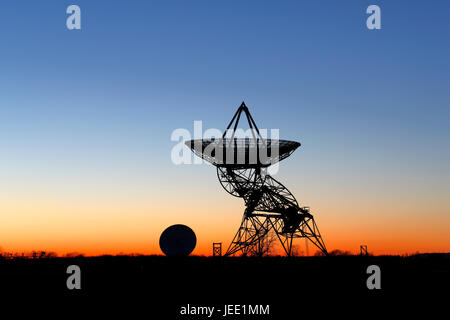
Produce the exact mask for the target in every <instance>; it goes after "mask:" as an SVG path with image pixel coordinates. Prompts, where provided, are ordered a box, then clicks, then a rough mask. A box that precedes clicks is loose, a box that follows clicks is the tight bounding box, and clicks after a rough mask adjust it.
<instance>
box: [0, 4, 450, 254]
mask: <svg viewBox="0 0 450 320" xmlns="http://www.w3.org/2000/svg"><path fill="white" fill-rule="evenodd" d="M70 4H77V5H79V6H80V7H81V11H82V12H81V14H82V29H81V30H74V31H69V30H67V29H66V18H67V16H68V15H67V14H66V12H65V11H66V8H67V6H68V5H70ZM370 4H378V5H380V7H381V16H382V29H381V30H376V31H371V30H368V29H367V28H366V24H365V20H366V17H367V16H368V15H367V14H366V13H365V10H366V8H367V6H368V5H370ZM449 12H450V3H449V2H448V1H425V0H423V1H176V2H175V1H82V0H74V1H46V0H41V1H19V0H14V1H13V0H2V1H1V2H0V246H1V248H3V249H4V250H7V251H19V252H21V251H31V250H47V251H56V252H58V253H59V254H65V253H68V252H82V253H85V254H93V255H94V254H95V255H96V254H103V253H108V254H115V253H120V252H122V253H133V252H139V253H145V254H151V253H156V254H160V253H161V251H160V250H159V247H158V239H159V235H160V233H161V232H162V231H163V230H164V229H165V228H166V227H168V226H169V225H171V224H175V223H183V224H186V225H189V226H190V227H191V228H193V229H194V231H195V232H196V234H197V238H198V245H197V248H196V249H195V251H194V254H207V255H209V254H210V253H211V246H212V242H213V241H216V242H217V241H221V242H223V245H224V246H227V245H228V244H229V242H230V241H231V239H232V237H233V235H234V233H235V232H236V230H237V228H238V226H239V223H240V221H241V217H242V213H243V210H244V202H243V200H242V199H238V198H234V197H231V196H230V195H228V194H227V193H226V192H225V191H224V190H223V189H222V187H221V186H220V184H219V182H218V181H217V177H216V173H215V170H214V168H213V167H211V166H207V165H179V166H176V165H174V164H173V163H172V161H171V157H170V153H171V149H172V148H173V147H174V146H175V144H176V143H175V142H173V141H171V140H170V136H171V133H172V131H173V130H174V129H176V128H186V129H188V130H190V131H192V130H193V121H194V120H202V121H203V127H204V128H220V129H224V128H225V126H226V124H227V123H228V121H229V120H230V119H231V117H232V115H233V113H234V112H235V110H236V108H237V107H238V106H239V104H240V103H241V101H242V100H245V102H246V104H247V105H248V107H249V108H250V111H251V112H252V114H253V117H254V118H255V120H256V122H257V124H258V125H259V127H260V128H269V129H270V128H279V129H280V135H281V137H282V138H284V139H292V140H297V141H300V142H301V143H302V146H301V147H300V148H299V149H298V150H297V151H296V152H295V153H294V154H293V155H292V156H291V157H290V158H289V159H287V160H285V161H283V162H282V163H281V167H280V172H279V173H278V175H277V176H276V178H277V179H278V180H280V181H281V182H283V184H285V185H286V186H287V187H288V188H289V189H290V190H291V192H292V193H293V194H294V195H295V196H296V198H297V200H298V201H299V202H300V204H301V205H305V206H310V207H311V210H312V213H313V214H314V216H315V218H316V222H317V223H318V226H319V228H320V230H321V232H322V235H323V237H324V240H325V242H326V245H327V247H328V249H329V250H333V249H342V250H349V251H352V252H357V251H358V250H359V245H360V244H367V245H368V249H369V251H370V252H373V253H376V254H400V253H414V252H417V251H419V252H442V251H446V252H448V251H450V165H449V164H450V147H449V140H450V126H449V121H450V59H449V58H450V41H449V39H450V20H449V17H448V16H449ZM299 245H300V246H301V247H302V248H303V246H304V242H303V241H302V242H300V243H299ZM311 248H312V246H311V245H310V250H311V251H313V250H312V249H311ZM302 250H304V249H302ZM310 253H312V252H310Z"/></svg>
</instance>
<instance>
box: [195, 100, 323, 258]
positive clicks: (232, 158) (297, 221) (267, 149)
mask: <svg viewBox="0 0 450 320" xmlns="http://www.w3.org/2000/svg"><path fill="white" fill-rule="evenodd" d="M242 113H244V114H245V115H246V117H247V121H248V124H249V127H250V131H251V137H247V138H235V133H236V129H237V126H238V123H239V120H240V118H241V114H242ZM233 123H234V126H233ZM232 126H233V129H230V128H231V127H232ZM230 132H231V138H227V133H230ZM186 144H187V145H188V146H189V147H190V148H191V149H192V150H193V152H194V153H195V154H196V155H198V156H200V157H202V158H203V159H205V160H207V161H209V162H211V163H212V164H214V165H215V166H216V167H217V176H218V178H219V181H220V183H221V185H222V186H223V187H224V189H225V190H226V191H227V192H228V193H230V194H231V195H233V196H236V197H240V198H243V199H244V202H245V206H246V208H245V211H244V216H243V218H242V222H241V225H240V227H239V229H238V231H237V232H236V235H235V236H234V238H233V240H232V242H231V244H230V246H229V247H228V250H227V252H226V253H225V256H231V255H239V254H240V255H244V256H245V255H256V256H261V255H264V254H266V253H267V250H268V248H269V246H270V243H269V242H271V241H272V240H273V239H278V241H279V242H280V244H281V246H282V248H283V250H284V252H285V253H286V255H287V256H291V255H292V244H293V240H294V238H306V239H308V240H309V241H311V242H312V243H313V244H314V245H315V246H316V247H317V248H318V249H319V250H320V251H321V252H322V253H324V254H327V249H326V247H325V243H324V241H323V239H322V237H321V235H320V232H319V229H318V227H317V224H316V222H315V221H314V217H313V216H312V215H311V213H310V210H309V208H308V207H301V206H300V205H299V204H298V202H297V200H296V199H295V197H294V196H293V195H292V193H291V192H290V191H289V190H288V189H287V188H286V187H285V186H284V185H282V184H281V183H280V182H279V181H277V180H276V179H274V178H273V177H271V176H270V175H269V174H267V168H268V167H269V166H270V165H272V164H274V163H276V162H279V161H281V160H283V159H285V158H287V157H288V156H289V155H291V154H292V152H294V151H295V149H297V148H298V147H299V146H300V143H298V142H295V141H287V140H274V139H264V138H263V137H262V136H261V134H260V132H259V129H258V127H257V126H256V123H255V121H254V120H253V117H252V116H251V114H250V112H249V110H248V108H247V106H246V105H245V103H244V102H242V104H241V106H240V107H239V108H238V110H237V111H236V113H235V115H234V117H233V118H232V120H231V122H230V123H229V125H228V127H227V129H226V130H225V132H224V134H223V136H222V138H220V139H200V140H190V141H187V142H186Z"/></svg>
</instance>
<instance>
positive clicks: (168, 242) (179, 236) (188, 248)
mask: <svg viewBox="0 0 450 320" xmlns="http://www.w3.org/2000/svg"><path fill="white" fill-rule="evenodd" d="M196 244H197V237H196V236H195V233H194V231H192V229H191V228H189V227H188V226H185V225H183V224H174V225H173V226H170V227H168V228H167V229H166V230H164V231H163V233H162V234H161V237H160V238H159V247H160V248H161V251H162V252H164V254H165V255H166V256H188V255H189V254H190V253H191V252H192V251H193V250H194V248H195V245H196Z"/></svg>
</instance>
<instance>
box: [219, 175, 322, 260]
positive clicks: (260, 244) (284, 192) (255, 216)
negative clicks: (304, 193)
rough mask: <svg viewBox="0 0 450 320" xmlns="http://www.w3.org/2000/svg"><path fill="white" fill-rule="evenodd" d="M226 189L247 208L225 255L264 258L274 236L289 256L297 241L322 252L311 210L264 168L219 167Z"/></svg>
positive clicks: (221, 180)
mask: <svg viewBox="0 0 450 320" xmlns="http://www.w3.org/2000/svg"><path fill="white" fill-rule="evenodd" d="M217 175H218V178H219V181H220V183H221V184H222V186H223V187H224V189H225V190H226V191H227V192H228V193H230V194H232V195H234V196H236V197H240V198H243V199H244V201H245V205H246V209H245V211H244V216H243V219H242V222H241V225H240V227H239V229H238V231H237V233H236V235H235V236H234V238H233V241H232V242H231V244H230V246H229V247H228V250H227V252H226V253H225V256H231V255H235V254H242V255H257V256H258V255H263V254H265V253H266V250H267V245H268V243H267V242H268V241H269V236H270V234H271V233H273V234H274V235H275V236H276V239H278V240H279V242H280V243H281V246H282V248H283V250H284V252H285V253H286V255H287V256H291V255H292V243H293V239H294V238H306V239H308V240H309V241H311V242H312V243H313V244H314V245H315V246H316V247H317V248H318V249H319V250H320V251H321V252H322V253H324V254H327V249H326V247H325V243H324V242H323V239H322V237H321V235H320V231H319V229H318V227H317V224H316V223H315V221H314V218H313V216H312V215H311V214H310V212H309V208H308V207H300V206H299V205H298V202H297V200H296V199H295V197H294V196H293V195H292V193H291V192H290V191H289V190H288V189H287V188H286V187H285V186H283V185H282V184H281V183H280V182H278V181H277V180H275V179H274V178H272V177H271V176H270V175H268V174H266V170H265V169H264V168H249V169H240V170H235V169H231V168H223V167H217Z"/></svg>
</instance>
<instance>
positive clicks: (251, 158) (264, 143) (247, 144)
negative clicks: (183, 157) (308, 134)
mask: <svg viewBox="0 0 450 320" xmlns="http://www.w3.org/2000/svg"><path fill="white" fill-rule="evenodd" d="M185 144H186V145H187V146H188V147H189V148H191V149H192V151H193V152H194V153H195V154H196V155H197V156H199V157H201V158H203V159H204V160H206V161H208V162H210V163H212V164H213V165H215V166H217V167H227V168H232V169H245V168H258V167H268V166H270V165H272V164H274V163H276V162H279V161H281V160H283V159H285V158H287V157H289V156H290V155H291V154H292V152H294V151H295V149H297V148H298V147H299V146H300V143H299V142H296V141H289V140H278V139H264V140H263V139H258V140H254V139H250V138H234V139H233V140H231V139H227V138H224V139H195V140H188V141H186V142H185Z"/></svg>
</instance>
